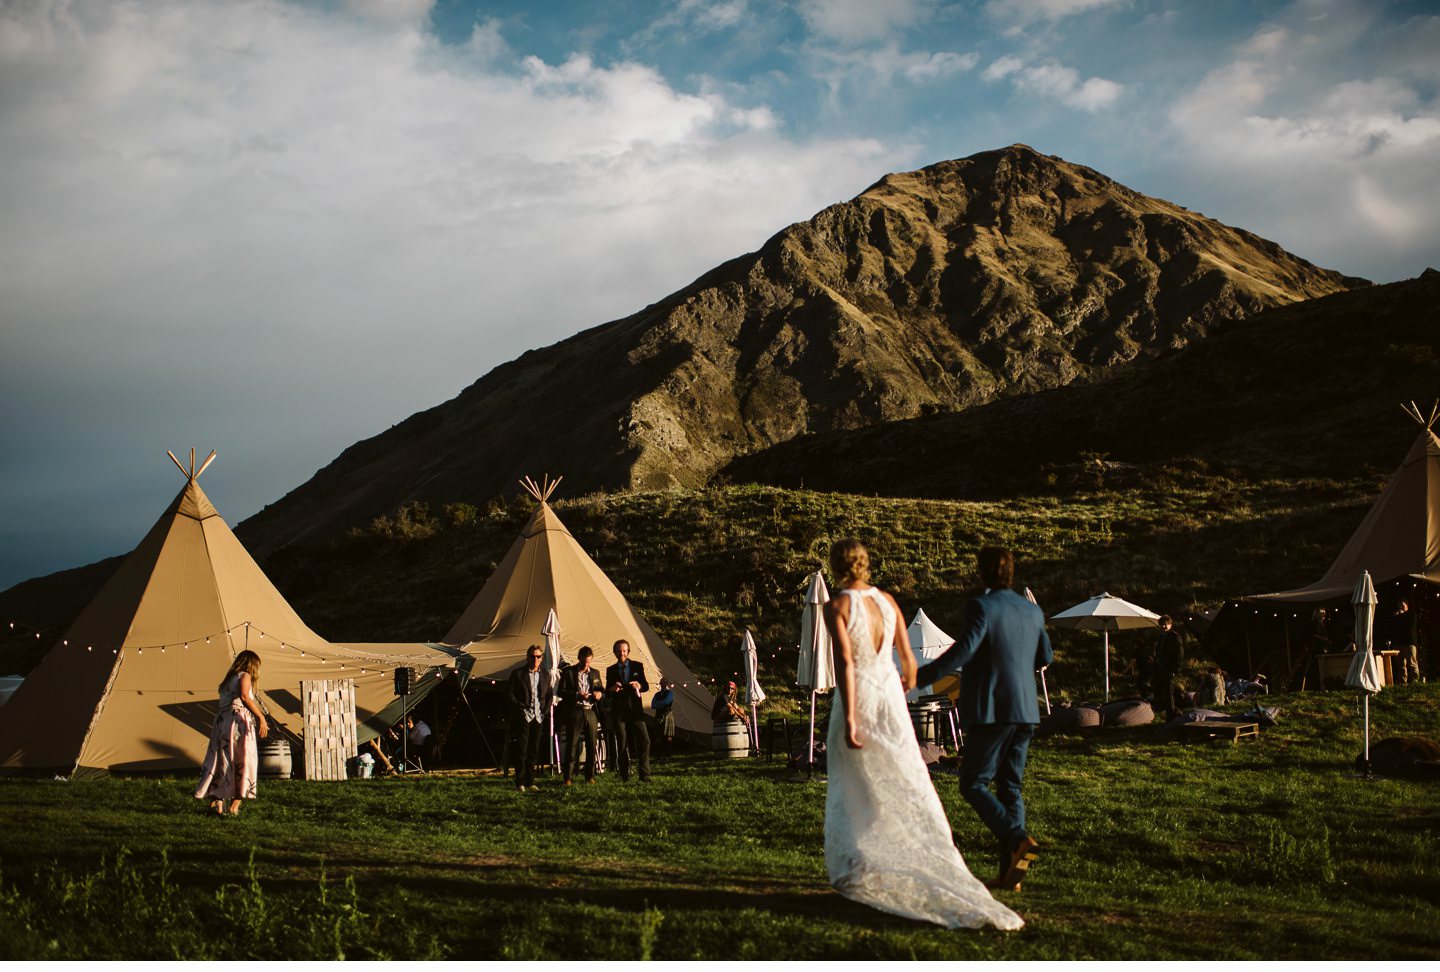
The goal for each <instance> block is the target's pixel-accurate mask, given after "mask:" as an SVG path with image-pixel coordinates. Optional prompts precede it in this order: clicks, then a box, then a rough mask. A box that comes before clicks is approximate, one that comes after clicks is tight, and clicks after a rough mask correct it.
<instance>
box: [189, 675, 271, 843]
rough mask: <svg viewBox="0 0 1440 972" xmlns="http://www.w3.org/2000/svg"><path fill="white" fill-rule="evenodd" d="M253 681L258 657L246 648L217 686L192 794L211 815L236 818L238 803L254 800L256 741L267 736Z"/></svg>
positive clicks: (255, 679) (268, 729) (257, 762)
mask: <svg viewBox="0 0 1440 972" xmlns="http://www.w3.org/2000/svg"><path fill="white" fill-rule="evenodd" d="M259 676H260V656H259V655H257V654H255V652H253V651H250V650H249V649H246V650H245V651H242V652H240V654H238V655H236V656H235V661H234V662H232V663H231V665H230V670H229V671H227V672H226V673H225V678H224V679H223V680H222V681H221V682H220V711H219V712H218V713H216V715H215V728H214V729H213V730H212V731H211V733H210V748H209V749H207V750H206V751H205V762H204V763H203V764H202V765H201V767H200V785H199V786H198V787H196V789H195V799H197V800H209V801H210V809H211V811H212V812H213V813H215V814H216V816H224V815H225V814H226V813H230V814H232V815H233V814H238V813H239V812H240V801H241V800H253V799H255V778H256V769H257V767H258V765H259V757H258V755H257V752H256V739H257V738H259V739H264V738H265V737H266V736H268V735H269V734H270V727H269V726H268V725H266V722H265V714H264V713H263V712H261V711H260V702H259V700H258V699H257V698H256V697H255V691H256V686H257V683H258V679H259Z"/></svg>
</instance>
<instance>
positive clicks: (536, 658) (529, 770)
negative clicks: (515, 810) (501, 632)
mask: <svg viewBox="0 0 1440 972" xmlns="http://www.w3.org/2000/svg"><path fill="white" fill-rule="evenodd" d="M544 655H545V651H544V649H542V648H541V647H540V646H539V645H531V646H530V649H529V653H528V655H527V656H526V663H525V667H524V668H517V669H515V671H513V672H511V673H510V681H509V683H508V685H507V690H508V694H509V696H510V725H511V728H512V729H513V730H514V732H515V735H516V736H517V741H518V743H519V749H520V756H519V760H520V761H519V763H518V764H517V765H516V767H515V786H516V787H517V788H518V789H519V790H520V792H521V793H524V792H525V791H526V790H533V789H535V754H536V751H537V750H539V748H540V739H541V738H542V737H543V736H544V735H545V717H546V716H547V715H548V714H549V713H550V706H551V705H552V703H553V701H554V698H555V689H554V687H553V686H552V685H551V684H550V675H549V673H547V672H542V671H540V659H541V658H543V657H544Z"/></svg>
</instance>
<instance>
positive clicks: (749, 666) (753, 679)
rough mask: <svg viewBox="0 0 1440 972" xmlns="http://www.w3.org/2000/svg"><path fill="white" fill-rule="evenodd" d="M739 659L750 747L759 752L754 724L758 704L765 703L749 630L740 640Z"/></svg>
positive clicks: (757, 735)
mask: <svg viewBox="0 0 1440 972" xmlns="http://www.w3.org/2000/svg"><path fill="white" fill-rule="evenodd" d="M740 658H741V660H742V661H743V662H744V663H745V700H746V701H747V702H748V703H749V704H750V746H751V748H752V750H753V751H754V752H757V753H758V752H759V751H760V728H759V726H757V725H756V724H755V722H756V720H757V719H759V718H760V703H761V702H764V701H765V693H764V692H763V691H761V689H760V679H759V678H758V677H757V676H756V670H757V668H758V667H759V664H760V660H759V652H758V651H756V649H755V638H754V636H753V635H751V634H750V629H749V628H746V629H745V637H744V638H742V639H740Z"/></svg>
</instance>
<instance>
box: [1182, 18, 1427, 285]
mask: <svg viewBox="0 0 1440 972" xmlns="http://www.w3.org/2000/svg"><path fill="white" fill-rule="evenodd" d="M1319 14H1323V16H1321V15H1319ZM1432 21H1433V22H1436V23H1440V19H1436V18H1422V19H1420V20H1418V21H1412V22H1410V23H1406V24H1399V25H1391V24H1387V23H1383V22H1381V21H1378V20H1377V19H1376V18H1375V17H1374V16H1373V15H1372V11H1371V10H1370V9H1368V8H1367V7H1366V6H1365V5H1363V4H1348V3H1343V2H1342V3H1332V4H1327V5H1326V6H1325V8H1324V9H1323V10H1317V8H1316V7H1315V5H1313V4H1310V3H1299V4H1295V5H1293V6H1292V7H1291V8H1289V9H1287V10H1284V11H1281V12H1280V14H1279V15H1278V16H1277V17H1276V18H1275V22H1272V23H1269V24H1266V25H1265V26H1263V27H1261V28H1260V29H1258V30H1257V31H1255V33H1254V34H1253V35H1252V36H1251V37H1250V38H1248V39H1247V40H1246V41H1244V42H1242V43H1240V44H1238V45H1237V46H1236V47H1235V49H1234V51H1233V56H1232V58H1231V60H1230V61H1228V62H1227V63H1224V64H1222V65H1220V66H1219V67H1217V68H1215V69H1214V70H1212V71H1211V72H1210V73H1209V74H1207V75H1206V76H1205V77H1204V78H1203V79H1202V80H1201V81H1200V82H1199V83H1197V84H1196V85H1195V86H1194V87H1193V88H1192V89H1191V90H1189V91H1188V92H1186V93H1184V94H1183V95H1182V96H1181V97H1180V98H1178V99H1177V100H1176V101H1175V102H1174V104H1173V105H1172V106H1171V108H1170V115H1169V117H1170V121H1171V123H1172V125H1173V126H1174V129H1175V131H1176V133H1177V135H1178V137H1179V138H1180V140H1181V148H1182V152H1183V158H1182V159H1181V164H1182V165H1183V166H1188V167H1192V168H1197V169H1201V170H1202V171H1203V172H1204V178H1206V179H1207V180H1208V181H1209V182H1211V183H1213V184H1214V185H1215V186H1216V190H1217V191H1216V195H1217V196H1219V197H1222V198H1225V199H1227V200H1228V202H1227V203H1226V204H1225V205H1226V206H1227V209H1228V210H1230V211H1237V212H1244V213H1247V214H1254V215H1253V218H1252V221H1253V222H1254V223H1255V224H1256V225H1255V226H1253V227H1252V228H1256V229H1257V230H1258V231H1261V232H1265V233H1267V234H1269V235H1273V236H1274V237H1276V238H1278V239H1280V240H1281V241H1282V242H1285V243H1286V245H1288V246H1290V247H1291V248H1294V249H1299V250H1300V252H1302V253H1304V254H1305V255H1306V256H1309V257H1310V258H1311V259H1315V260H1317V261H1319V262H1322V263H1329V264H1330V265H1336V264H1339V263H1341V262H1342V261H1344V260H1345V259H1346V257H1347V256H1348V257H1349V258H1350V259H1351V260H1353V258H1354V256H1353V255H1354V254H1356V253H1358V252H1365V251H1366V250H1369V251H1370V252H1371V253H1373V254H1386V255H1388V254H1393V253H1397V252H1401V251H1404V250H1413V249H1415V248H1417V247H1419V248H1422V249H1423V248H1424V246H1425V245H1426V243H1427V242H1428V243H1432V244H1433V246H1434V247H1435V248H1440V229H1437V227H1440V192H1437V185H1436V175H1435V173H1436V168H1435V161H1434V160H1435V159H1436V158H1437V157H1440V100H1437V98H1436V96H1435V93H1434V89H1433V86H1432V85H1428V84H1425V83H1423V82H1417V81H1416V80H1414V79H1415V78H1423V77H1424V72H1423V70H1418V69H1417V65H1415V64H1413V63H1412V62H1408V61H1407V60H1406V59H1405V58H1403V57H1401V58H1393V57H1391V56H1390V53H1389V52H1391V51H1395V50H1401V51H1403V50H1405V49H1406V43H1405V42H1406V38H1407V36H1410V35H1413V34H1414V33H1415V32H1417V31H1418V32H1421V33H1423V32H1424V31H1425V30H1428V29H1433V28H1432V27H1431V26H1430V23H1431V22H1432ZM1367 50H1369V51H1375V52H1378V53H1376V54H1374V55H1371V56H1369V57H1367V56H1366V55H1365V54H1364V53H1363V52H1365V51H1367ZM1406 74H1408V75H1410V77H1409V78H1407V77H1406V76H1405V75H1406ZM1198 177H1199V172H1198V171H1197V178H1198ZM1222 187H1223V188H1222ZM1246 225H1247V226H1248V225H1250V224H1249V223H1247V224H1246ZM1341 269H1345V270H1347V271H1348V272H1352V273H1363V272H1366V268H1357V267H1355V266H1354V265H1353V263H1351V265H1350V266H1342V267H1341ZM1421 269H1423V268H1422V267H1419V266H1417V267H1415V268H1414V270H1415V272H1419V271H1420V270H1421Z"/></svg>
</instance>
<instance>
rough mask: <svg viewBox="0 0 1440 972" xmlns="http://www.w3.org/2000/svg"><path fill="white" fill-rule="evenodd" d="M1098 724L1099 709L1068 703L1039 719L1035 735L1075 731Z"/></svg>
mask: <svg viewBox="0 0 1440 972" xmlns="http://www.w3.org/2000/svg"><path fill="white" fill-rule="evenodd" d="M1098 725H1100V710H1099V709H1092V708H1090V707H1089V706H1087V705H1068V706H1064V707H1062V708H1058V709H1056V710H1055V711H1054V712H1052V713H1050V714H1049V715H1047V716H1046V717H1045V718H1043V719H1041V720H1040V725H1039V726H1038V727H1036V729H1035V734H1036V735H1037V736H1052V735H1056V734H1058V733H1063V732H1076V731H1078V730H1081V729H1090V728H1093V727H1095V726H1098Z"/></svg>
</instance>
